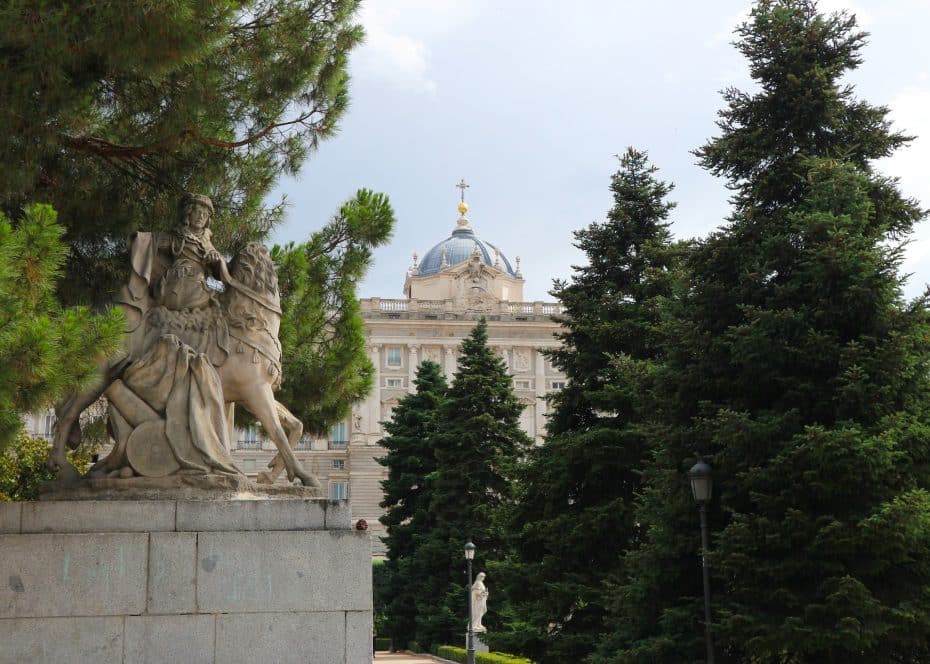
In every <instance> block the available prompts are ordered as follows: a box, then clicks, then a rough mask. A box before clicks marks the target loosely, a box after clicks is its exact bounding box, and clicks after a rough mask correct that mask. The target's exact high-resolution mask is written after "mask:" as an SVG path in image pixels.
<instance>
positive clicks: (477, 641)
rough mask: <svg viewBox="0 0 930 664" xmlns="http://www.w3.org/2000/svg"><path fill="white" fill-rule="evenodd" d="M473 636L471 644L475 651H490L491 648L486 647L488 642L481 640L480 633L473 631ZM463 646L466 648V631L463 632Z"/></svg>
mask: <svg viewBox="0 0 930 664" xmlns="http://www.w3.org/2000/svg"><path fill="white" fill-rule="evenodd" d="M473 638H474V640H473V641H472V645H473V646H474V648H475V652H491V649H490V648H488V644H486V643H485V642H484V641H482V640H481V633H479V632H475V634H474V637H473ZM465 647H466V648H468V632H465Z"/></svg>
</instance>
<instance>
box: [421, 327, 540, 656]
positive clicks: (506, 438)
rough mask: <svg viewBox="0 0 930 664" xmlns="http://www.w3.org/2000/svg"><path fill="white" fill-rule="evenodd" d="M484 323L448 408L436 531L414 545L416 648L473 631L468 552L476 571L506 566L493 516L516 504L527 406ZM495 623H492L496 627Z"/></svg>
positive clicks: (465, 350) (466, 348)
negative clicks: (499, 563)
mask: <svg viewBox="0 0 930 664" xmlns="http://www.w3.org/2000/svg"><path fill="white" fill-rule="evenodd" d="M487 342H488V332H487V323H486V322H485V320H484V319H483V318H482V319H481V320H480V321H479V322H478V324H477V325H476V326H475V327H474V329H473V330H472V331H471V334H469V336H468V337H467V338H466V339H464V340H463V341H462V347H461V348H462V353H461V357H460V358H459V369H458V372H457V373H456V374H455V379H454V380H453V382H452V386H451V388H450V389H449V397H448V400H447V401H446V403H445V404H444V405H443V406H442V409H441V413H440V419H439V431H438V432H437V434H436V437H435V440H436V443H435V455H436V470H435V471H434V472H433V473H432V474H431V476H430V478H429V479H430V484H429V486H430V491H431V494H432V495H431V496H430V506H429V510H430V515H431V518H432V519H434V521H435V525H434V526H433V527H432V528H431V529H430V530H429V531H428V532H425V533H422V534H420V535H418V536H416V537H415V538H414V544H413V545H414V546H415V547H416V551H415V554H414V561H415V563H414V564H415V565H416V570H417V572H418V573H419V574H420V578H419V579H418V581H417V584H418V585H417V588H416V595H417V599H416V610H417V618H416V622H417V632H416V634H417V640H418V641H419V642H420V643H421V644H424V645H427V644H429V645H438V644H442V643H450V642H453V643H458V642H461V639H462V634H464V632H465V628H466V626H467V620H466V610H467V604H466V583H465V577H464V574H463V572H464V559H463V554H462V547H463V545H464V544H465V542H466V541H467V540H468V539H470V540H471V541H472V542H474V544H475V545H476V546H477V547H478V549H477V553H476V555H475V562H474V565H475V571H476V572H478V571H481V570H484V569H485V566H486V564H487V561H488V560H495V559H498V560H499V559H501V558H502V557H503V553H504V547H503V535H502V533H501V532H500V530H499V528H498V527H497V526H496V525H495V524H496V523H497V519H496V515H495V511H496V510H498V509H500V507H501V506H502V505H505V504H507V503H508V502H509V501H510V500H512V496H513V479H514V476H515V472H516V467H517V464H518V463H519V460H520V458H521V457H522V455H523V454H525V452H526V450H527V448H528V446H529V445H530V440H529V437H528V436H527V435H526V433H525V432H524V431H523V429H522V428H521V427H520V421H519V419H520V413H521V412H522V410H523V406H522V405H521V404H520V402H519V400H518V399H517V397H516V395H515V394H514V392H513V383H512V379H511V377H510V375H509V374H508V372H507V369H506V367H505V366H504V363H503V361H502V360H501V359H500V358H499V357H498V356H497V355H495V354H494V353H493V352H492V351H491V349H490V348H489V347H488V343H487ZM494 622H495V616H494V614H493V612H492V613H489V615H488V623H489V624H491V625H493V624H494Z"/></svg>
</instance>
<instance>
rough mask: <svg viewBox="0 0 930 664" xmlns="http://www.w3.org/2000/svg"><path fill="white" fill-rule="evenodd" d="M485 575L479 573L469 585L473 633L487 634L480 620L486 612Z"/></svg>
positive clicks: (486, 590)
mask: <svg viewBox="0 0 930 664" xmlns="http://www.w3.org/2000/svg"><path fill="white" fill-rule="evenodd" d="M484 577H485V573H484V572H481V573H480V574H478V576H477V578H475V582H474V583H473V584H471V619H472V623H471V625H472V631H473V632H487V631H488V630H487V628H486V627H485V626H484V625H482V624H481V619H482V618H484V614H485V613H487V612H488V588H487V586H485V585H484Z"/></svg>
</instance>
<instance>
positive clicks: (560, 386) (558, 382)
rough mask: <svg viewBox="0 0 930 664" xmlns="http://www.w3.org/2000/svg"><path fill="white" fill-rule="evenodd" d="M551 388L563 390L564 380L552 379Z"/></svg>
mask: <svg viewBox="0 0 930 664" xmlns="http://www.w3.org/2000/svg"><path fill="white" fill-rule="evenodd" d="M552 389H553V390H564V389H565V381H564V380H554V381H552Z"/></svg>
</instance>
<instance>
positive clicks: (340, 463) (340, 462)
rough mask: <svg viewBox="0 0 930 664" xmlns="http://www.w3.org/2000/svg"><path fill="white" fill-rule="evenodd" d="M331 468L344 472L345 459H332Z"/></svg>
mask: <svg viewBox="0 0 930 664" xmlns="http://www.w3.org/2000/svg"><path fill="white" fill-rule="evenodd" d="M331 468H332V469H333V470H345V469H346V460H345V459H333V462H332V466H331Z"/></svg>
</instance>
